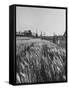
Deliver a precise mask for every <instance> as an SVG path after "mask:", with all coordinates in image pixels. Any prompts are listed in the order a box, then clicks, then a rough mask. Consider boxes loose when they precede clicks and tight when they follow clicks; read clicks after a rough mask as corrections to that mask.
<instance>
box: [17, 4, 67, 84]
mask: <svg viewBox="0 0 69 90" xmlns="http://www.w3.org/2000/svg"><path fill="white" fill-rule="evenodd" d="M66 24H67V21H66V8H61V7H54V8H53V7H39V6H16V70H15V71H16V72H15V75H16V84H40V83H58V82H66V81H67V25H66Z"/></svg>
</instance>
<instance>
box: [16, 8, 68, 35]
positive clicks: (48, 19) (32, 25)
mask: <svg viewBox="0 0 69 90" xmlns="http://www.w3.org/2000/svg"><path fill="white" fill-rule="evenodd" d="M65 15H66V13H65V10H64V9H50V8H34V7H16V31H17V32H19V31H21V32H23V31H24V30H29V29H30V30H31V31H32V32H36V31H37V32H38V34H39V35H40V33H41V32H42V33H45V35H53V34H54V33H55V34H57V35H63V34H64V32H65V29H66V16H65Z"/></svg>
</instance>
